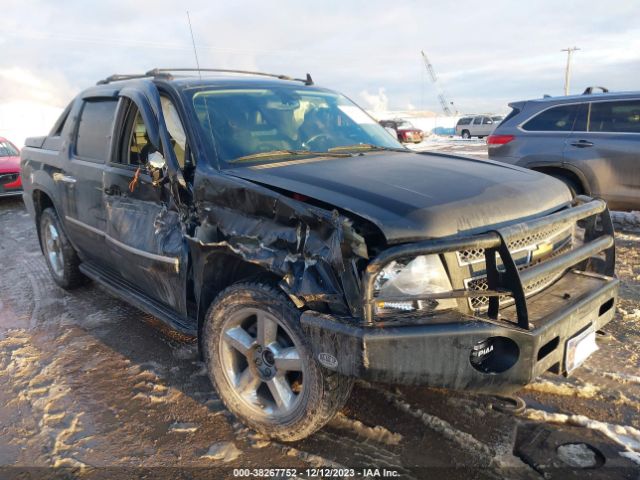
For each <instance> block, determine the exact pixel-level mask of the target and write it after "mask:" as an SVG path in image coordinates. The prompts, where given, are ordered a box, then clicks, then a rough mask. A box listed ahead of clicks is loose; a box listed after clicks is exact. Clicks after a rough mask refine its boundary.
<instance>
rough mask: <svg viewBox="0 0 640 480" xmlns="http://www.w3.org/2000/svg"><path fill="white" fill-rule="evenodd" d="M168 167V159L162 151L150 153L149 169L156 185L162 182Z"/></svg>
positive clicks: (148, 159)
mask: <svg viewBox="0 0 640 480" xmlns="http://www.w3.org/2000/svg"><path fill="white" fill-rule="evenodd" d="M166 167H167V160H166V159H165V158H164V156H162V154H161V153H160V152H153V153H150V154H149V157H148V158H147V168H148V169H149V173H150V174H151V178H152V180H153V184H154V185H155V186H158V185H160V184H161V183H162V180H163V178H164V174H165V169H166Z"/></svg>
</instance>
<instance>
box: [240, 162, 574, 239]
mask: <svg viewBox="0 0 640 480" xmlns="http://www.w3.org/2000/svg"><path fill="white" fill-rule="evenodd" d="M227 173H229V174H231V175H234V176H237V177H241V178H243V179H245V180H250V181H252V182H256V183H260V184H262V185H266V186H271V187H276V188H279V189H284V190H287V191H290V192H295V193H299V194H303V195H305V196H307V197H310V198H313V199H316V200H320V201H322V202H325V203H328V204H330V205H333V206H335V207H337V208H339V209H342V210H346V211H348V212H351V213H354V214H356V215H358V216H360V217H362V218H365V219H367V220H370V221H371V222H373V223H374V224H375V225H377V226H378V228H379V229H380V230H381V231H382V233H383V234H384V235H385V237H386V239H387V241H388V242H389V243H400V242H407V241H414V240H418V239H425V238H438V237H444V236H448V235H453V234H456V233H459V232H468V233H471V232H479V231H482V230H487V227H488V226H494V225H496V224H505V223H512V222H513V221H515V220H523V219H527V218H531V217H535V216H539V215H543V214H546V213H549V212H551V211H554V210H557V209H558V208H561V207H562V206H565V205H567V204H568V203H569V202H570V201H571V194H570V192H569V190H568V189H567V188H566V187H565V186H564V184H563V183H562V182H560V181H558V180H556V179H554V178H552V177H549V176H547V175H543V174H540V173H537V172H534V171H531V170H525V169H522V168H519V167H514V166H511V165H506V164H501V163H499V162H493V161H489V160H478V159H472V158H463V157H455V156H448V155H441V154H417V153H408V152H407V153H404V152H372V153H366V154H363V155H357V156H354V157H347V158H327V157H319V158H311V159H302V160H292V161H287V162H278V163H274V164H261V165H257V166H249V167H240V168H233V169H231V170H227Z"/></svg>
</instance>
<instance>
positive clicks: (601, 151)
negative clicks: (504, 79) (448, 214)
mask: <svg viewBox="0 0 640 480" xmlns="http://www.w3.org/2000/svg"><path fill="white" fill-rule="evenodd" d="M600 88H601V87H600ZM602 90H603V91H602V93H594V92H593V88H591V87H590V88H587V89H586V90H585V92H584V93H583V94H582V95H573V96H567V97H546V98H541V99H536V100H528V101H522V102H514V103H511V104H510V105H509V106H510V107H511V108H512V109H513V110H512V112H511V113H510V114H509V115H508V116H507V117H506V118H505V120H504V121H503V122H502V123H501V124H500V126H499V127H498V128H497V129H496V130H495V131H494V133H493V134H492V135H491V136H490V137H489V138H488V139H487V143H488V145H489V158H492V159H495V160H499V161H501V162H505V163H511V164H513V165H518V166H521V167H526V168H530V169H532V170H537V171H540V172H544V173H547V174H549V175H553V176H554V177H557V178H559V179H561V180H562V181H564V182H565V183H566V184H567V185H568V186H569V188H570V189H571V190H572V192H573V193H574V194H587V195H590V196H595V197H600V198H603V199H604V200H606V201H607V203H608V204H609V206H610V207H611V208H613V209H618V210H637V209H640V160H639V156H640V92H615V93H609V91H608V90H607V89H602Z"/></svg>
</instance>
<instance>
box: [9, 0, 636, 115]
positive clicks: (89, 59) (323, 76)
mask: <svg viewBox="0 0 640 480" xmlns="http://www.w3.org/2000/svg"><path fill="white" fill-rule="evenodd" d="M187 9H188V10H189V11H190V15H191V20H192V24H193V30H194V35H195V42H196V46H197V49H198V55H199V57H200V64H201V66H207V67H220V68H238V69H259V70H264V71H270V72H277V73H287V74H292V75H296V76H302V75H304V74H305V73H306V72H311V73H312V75H313V78H314V80H315V81H316V83H317V84H319V85H322V86H326V87H330V88H334V89H336V90H339V91H342V92H344V93H346V94H347V95H348V96H350V97H351V98H352V99H354V100H356V102H358V103H360V104H362V105H363V106H364V107H367V108H372V107H374V106H375V105H376V103H378V104H379V103H380V101H381V100H383V103H384V101H386V102H387V107H388V108H390V109H396V110H404V109H409V108H417V109H427V110H432V111H439V107H438V103H437V97H436V90H435V88H434V86H433V85H431V84H430V83H428V81H427V80H428V76H427V75H426V72H425V69H424V65H423V63H422V59H421V56H420V50H421V49H424V50H425V52H426V53H427V54H428V55H429V57H430V60H431V62H432V64H433V66H434V67H435V69H436V71H437V73H438V75H439V77H440V80H441V82H442V85H443V87H444V89H445V91H446V92H447V94H448V96H449V97H450V99H451V100H453V101H454V102H455V104H456V105H457V107H458V108H459V109H460V110H461V111H463V112H504V111H506V110H508V109H507V107H506V104H507V103H508V102H510V101H514V100H520V99H525V98H532V97H539V96H541V95H542V94H545V93H548V94H552V95H559V94H561V93H562V88H563V77H564V66H565V61H566V54H564V53H562V52H560V50H561V49H562V48H566V47H568V46H574V45H576V46H578V47H580V48H581V50H580V51H578V52H577V53H576V54H575V56H574V62H573V79H572V83H571V85H572V87H571V90H572V91H573V92H575V93H578V92H580V91H582V90H583V89H584V87H585V86H588V85H604V86H607V87H609V88H610V89H612V90H624V89H627V90H628V89H638V80H637V79H638V78H639V77H640V22H639V20H640V2H637V1H626V2H617V1H611V0H609V1H605V2H603V1H601V0H596V1H591V0H583V1H562V2H559V1H535V2H533V1H531V2H525V1H499V0H490V1H487V2H478V1H477V0H474V1H466V0H457V1H455V2H446V1H419V2H410V1H399V0H396V1H391V0H385V1H375V0H367V1H348V0H329V1H315V2H310V1H308V2H306V1H300V0H296V1H275V0H274V1H264V0H262V1H247V0H239V1H226V2H222V1H215V0H208V1H196V0H183V1H175V0H173V1H165V0H112V1H108V0H105V1H101V2H87V1H79V0H76V1H73V0H72V1H64V2H63V1H55V2H52V1H45V0H2V29H1V30H0V49H1V50H0V51H1V52H2V55H1V57H0V58H1V59H2V62H1V64H0V103H2V102H7V101H10V100H12V99H16V98H20V99H23V98H24V99H30V100H33V101H37V102H42V103H46V104H51V105H54V106H63V105H64V104H66V103H67V102H68V100H70V98H71V97H72V96H73V95H74V94H75V93H77V92H78V91H79V90H81V89H83V88H85V87H87V86H89V85H91V84H93V83H95V81H96V80H98V79H100V78H103V77H106V76H108V75H110V74H112V73H116V72H118V73H135V72H144V71H146V70H148V69H150V68H152V67H156V66H174V67H177V66H193V65H195V60H194V56H193V51H192V46H191V38H190V36H189V30H188V24H187V17H186V14H185V11H186V10H187Z"/></svg>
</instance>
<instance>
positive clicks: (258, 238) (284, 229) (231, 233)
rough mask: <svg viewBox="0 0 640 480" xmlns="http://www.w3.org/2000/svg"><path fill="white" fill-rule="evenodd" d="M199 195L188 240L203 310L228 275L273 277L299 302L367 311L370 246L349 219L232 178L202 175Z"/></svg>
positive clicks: (340, 311)
mask: <svg viewBox="0 0 640 480" xmlns="http://www.w3.org/2000/svg"><path fill="white" fill-rule="evenodd" d="M195 199H196V201H195V211H196V215H197V217H198V222H197V223H198V224H197V226H196V227H195V229H194V230H193V234H192V235H189V236H187V241H188V243H189V245H190V251H191V256H192V262H191V264H192V265H193V283H194V285H195V286H200V288H197V287H196V291H195V300H196V302H197V304H198V306H199V309H200V312H201V313H202V312H203V311H204V310H206V308H207V307H208V304H209V303H210V301H211V300H212V296H213V295H215V293H216V290H217V288H216V285H225V284H227V283H229V280H228V277H229V276H233V277H234V281H238V280H242V279H249V278H261V277H264V276H270V277H271V278H277V279H279V284H280V287H281V288H282V289H283V290H284V291H285V293H287V294H288V296H289V297H290V298H291V300H292V301H293V302H294V303H295V304H296V306H298V307H299V308H302V307H304V308H307V309H308V308H313V309H317V310H320V311H323V312H325V313H329V314H333V315H337V316H344V317H353V316H359V315H360V312H361V305H362V302H361V287H360V276H359V273H358V264H359V263H362V262H363V261H364V262H366V260H368V251H367V245H366V243H365V240H364V238H363V237H362V236H361V235H360V234H359V233H358V232H357V231H356V229H355V228H354V225H353V223H352V221H351V220H350V219H348V218H347V217H345V216H344V215H341V214H340V213H339V212H338V211H337V210H333V211H329V210H326V209H323V208H320V207H316V206H313V205H310V204H307V203H304V202H302V201H299V200H295V199H293V198H290V197H288V196H286V195H283V194H280V193H278V192H275V191H273V190H271V189H268V188H265V187H262V186H260V185H256V184H254V183H252V182H249V181H247V180H243V179H239V178H235V177H231V176H218V175H216V176H214V177H209V176H206V175H204V176H201V177H200V178H198V179H196V188H195Z"/></svg>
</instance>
